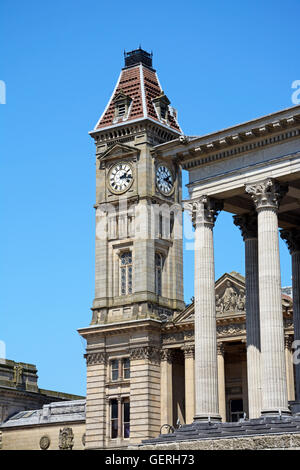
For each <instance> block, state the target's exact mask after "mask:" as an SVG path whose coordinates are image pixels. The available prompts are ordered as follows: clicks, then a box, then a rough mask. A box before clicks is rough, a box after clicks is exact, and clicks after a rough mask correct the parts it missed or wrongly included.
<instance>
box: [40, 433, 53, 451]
mask: <svg viewBox="0 0 300 470" xmlns="http://www.w3.org/2000/svg"><path fill="white" fill-rule="evenodd" d="M50 443H51V441H50V438H49V436H42V437H41V439H40V448H41V449H42V450H47V449H48V448H49V447H50Z"/></svg>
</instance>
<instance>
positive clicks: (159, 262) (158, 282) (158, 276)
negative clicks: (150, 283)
mask: <svg viewBox="0 0 300 470" xmlns="http://www.w3.org/2000/svg"><path fill="white" fill-rule="evenodd" d="M162 268H163V257H162V255H161V254H160V253H156V254H155V293H156V294H157V295H161V293H162Z"/></svg>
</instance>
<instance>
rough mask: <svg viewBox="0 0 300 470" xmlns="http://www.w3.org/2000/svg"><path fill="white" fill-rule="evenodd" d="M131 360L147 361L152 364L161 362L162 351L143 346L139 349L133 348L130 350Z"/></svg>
mask: <svg viewBox="0 0 300 470" xmlns="http://www.w3.org/2000/svg"><path fill="white" fill-rule="evenodd" d="M130 359H131V360H138V359H147V360H148V361H151V362H159V361H160V350H159V349H158V348H155V347H153V346H143V347H139V348H133V349H131V350H130Z"/></svg>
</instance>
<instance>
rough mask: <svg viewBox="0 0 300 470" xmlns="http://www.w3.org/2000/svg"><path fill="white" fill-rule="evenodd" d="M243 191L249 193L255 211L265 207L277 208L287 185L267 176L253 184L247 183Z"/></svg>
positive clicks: (286, 189)
mask: <svg viewBox="0 0 300 470" xmlns="http://www.w3.org/2000/svg"><path fill="white" fill-rule="evenodd" d="M245 191H246V193H248V194H250V195H251V197H252V200H253V202H254V205H255V208H256V210H257V211H259V210H260V209H266V208H270V209H274V210H278V208H279V204H280V202H281V200H282V198H283V197H284V196H285V194H286V193H287V191H288V185H287V184H286V183H279V182H278V181H276V180H273V179H272V178H267V179H265V180H263V181H259V182H257V183H254V184H247V185H246V187H245Z"/></svg>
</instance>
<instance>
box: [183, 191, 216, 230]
mask: <svg viewBox="0 0 300 470" xmlns="http://www.w3.org/2000/svg"><path fill="white" fill-rule="evenodd" d="M223 205H224V204H223V201H222V200H219V199H214V198H211V197H209V196H206V195H202V196H199V197H197V198H195V199H191V200H190V201H185V202H184V208H185V209H186V210H188V211H189V212H190V214H191V217H192V223H193V225H194V227H195V226H197V225H200V224H201V225H206V224H208V225H211V226H214V224H215V221H216V219H217V216H218V215H219V212H220V211H221V210H222V209H223Z"/></svg>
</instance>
